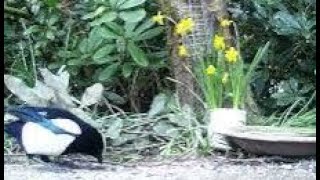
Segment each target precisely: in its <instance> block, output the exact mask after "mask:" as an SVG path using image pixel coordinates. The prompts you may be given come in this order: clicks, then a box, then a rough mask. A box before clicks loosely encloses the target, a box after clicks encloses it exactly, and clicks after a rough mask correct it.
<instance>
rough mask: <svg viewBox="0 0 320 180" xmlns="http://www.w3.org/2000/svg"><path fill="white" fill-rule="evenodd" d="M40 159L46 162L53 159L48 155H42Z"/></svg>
mask: <svg viewBox="0 0 320 180" xmlns="http://www.w3.org/2000/svg"><path fill="white" fill-rule="evenodd" d="M40 159H41V160H42V161H43V162H45V163H50V162H51V159H50V158H49V157H48V156H44V155H40Z"/></svg>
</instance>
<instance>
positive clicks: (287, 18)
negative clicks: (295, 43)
mask: <svg viewBox="0 0 320 180" xmlns="http://www.w3.org/2000/svg"><path fill="white" fill-rule="evenodd" d="M273 24H274V26H275V31H276V32H277V33H278V34H279V35H299V33H300V31H301V30H302V27H301V26H300V24H299V20H298V17H297V16H294V15H291V14H289V13H287V12H283V11H279V12H277V13H276V14H275V15H274V16H273Z"/></svg>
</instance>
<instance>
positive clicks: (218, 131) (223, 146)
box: [208, 108, 247, 151]
mask: <svg viewBox="0 0 320 180" xmlns="http://www.w3.org/2000/svg"><path fill="white" fill-rule="evenodd" d="M246 117H247V112H246V111H244V110H241V109H233V108H217V109H214V110H211V111H209V125H208V136H209V140H210V144H211V146H212V147H213V148H215V149H217V150H223V151H229V150H231V149H232V147H231V146H230V145H229V144H228V142H227V141H226V139H225V137H224V135H223V134H225V133H227V132H230V131H232V130H233V129H234V128H238V127H241V126H245V124H246V119H247V118H246Z"/></svg>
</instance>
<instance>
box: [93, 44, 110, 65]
mask: <svg viewBox="0 0 320 180" xmlns="http://www.w3.org/2000/svg"><path fill="white" fill-rule="evenodd" d="M114 49H115V46H114V45H113V44H107V45H105V46H104V47H102V48H100V49H99V50H98V51H97V52H96V53H95V54H94V55H93V60H94V61H97V60H98V61H99V60H100V59H101V58H105V57H106V56H107V55H109V54H110V53H111V52H112V51H113V50H114Z"/></svg>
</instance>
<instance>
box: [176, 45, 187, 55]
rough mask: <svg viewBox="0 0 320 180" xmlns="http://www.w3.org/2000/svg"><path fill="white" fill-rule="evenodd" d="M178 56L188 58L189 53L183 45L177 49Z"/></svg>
mask: <svg viewBox="0 0 320 180" xmlns="http://www.w3.org/2000/svg"><path fill="white" fill-rule="evenodd" d="M178 55H179V56H180V57H188V56H189V52H188V49H187V47H186V46H185V45H180V46H179V47H178Z"/></svg>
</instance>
